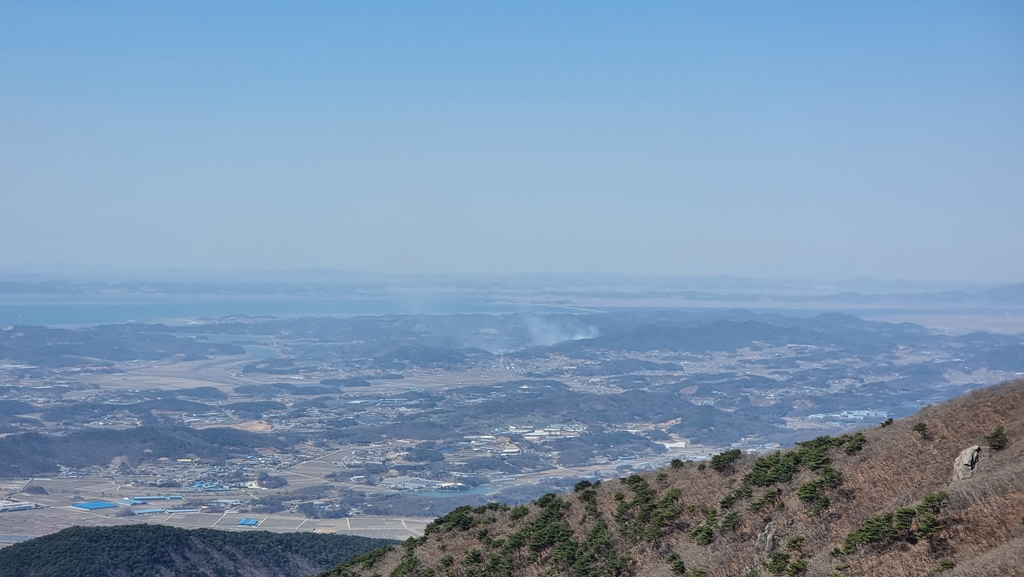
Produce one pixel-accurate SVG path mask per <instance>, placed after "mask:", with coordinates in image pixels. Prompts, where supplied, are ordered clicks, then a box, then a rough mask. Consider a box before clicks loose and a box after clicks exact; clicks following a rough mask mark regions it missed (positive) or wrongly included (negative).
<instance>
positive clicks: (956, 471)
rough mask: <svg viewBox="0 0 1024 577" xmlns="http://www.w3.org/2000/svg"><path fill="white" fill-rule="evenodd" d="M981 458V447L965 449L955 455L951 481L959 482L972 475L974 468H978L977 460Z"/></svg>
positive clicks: (975, 446)
mask: <svg viewBox="0 0 1024 577" xmlns="http://www.w3.org/2000/svg"><path fill="white" fill-rule="evenodd" d="M980 457H981V447H980V446H979V445H973V446H971V447H967V448H966V449H964V450H963V451H960V454H959V455H957V457H956V460H955V461H953V480H954V481H960V480H963V479H966V478H967V477H970V476H971V475H973V474H974V468H975V467H977V466H978V459H979V458H980Z"/></svg>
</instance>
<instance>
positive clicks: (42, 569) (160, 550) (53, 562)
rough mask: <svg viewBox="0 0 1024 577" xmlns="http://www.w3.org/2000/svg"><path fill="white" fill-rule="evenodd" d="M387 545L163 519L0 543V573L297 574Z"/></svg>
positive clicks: (50, 576)
mask: <svg viewBox="0 0 1024 577" xmlns="http://www.w3.org/2000/svg"><path fill="white" fill-rule="evenodd" d="M388 543H389V541H387V540H384V539H368V538H366V537H353V536H350V535H315V534H312V533H270V532H268V531H246V532H241V531H216V530H213V529H196V530H192V531H188V530H185V529H177V528H174V527H167V526H163V525H127V526H121V527H71V528H69V529H64V530H63V531H59V532H57V533H53V534H52V535H46V536H44V537H39V538H36V539H32V540H29V541H25V542H23V543H17V544H15V545H11V546H10V547H6V548H4V549H0V577H150V576H152V577H164V576H168V577H169V576H188V577H235V576H239V577H241V576H243V575H244V576H247V577H248V576H258V577H297V576H306V575H311V574H315V573H316V572H317V571H322V570H323V569H325V568H327V567H331V566H333V565H336V564H337V563H340V562H342V561H345V560H347V559H349V558H351V557H353V556H355V555H359V554H361V553H365V552H366V551H370V550H372V549H375V548H377V547H382V546H385V545H387V544H388Z"/></svg>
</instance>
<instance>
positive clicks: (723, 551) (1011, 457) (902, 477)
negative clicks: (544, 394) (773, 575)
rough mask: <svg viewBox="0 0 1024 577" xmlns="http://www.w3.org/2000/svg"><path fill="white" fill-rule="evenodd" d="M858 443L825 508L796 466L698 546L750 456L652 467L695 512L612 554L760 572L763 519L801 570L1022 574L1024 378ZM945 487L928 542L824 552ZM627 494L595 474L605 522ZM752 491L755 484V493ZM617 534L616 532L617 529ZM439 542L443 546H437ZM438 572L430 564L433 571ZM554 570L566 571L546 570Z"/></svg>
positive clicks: (458, 571) (839, 454) (839, 458)
mask: <svg viewBox="0 0 1024 577" xmlns="http://www.w3.org/2000/svg"><path fill="white" fill-rule="evenodd" d="M917 422H924V423H926V424H927V425H928V430H929V435H928V437H927V438H925V439H922V438H921V436H920V435H918V434H917V433H916V432H914V431H912V430H911V427H912V426H913V425H914V424H915V423H917ZM997 426H1003V427H1005V430H1006V434H1007V436H1008V437H1009V439H1010V444H1009V446H1008V447H1007V448H1006V449H1004V450H1002V451H992V450H990V449H988V448H987V443H986V441H985V439H984V435H986V434H988V433H990V432H991V431H992V430H993V429H995V428H996V427H997ZM863 433H864V435H865V436H866V437H867V443H866V444H865V445H864V448H863V450H862V451H861V452H859V453H857V454H855V455H846V454H845V453H844V452H843V451H842V450H833V451H832V452H831V457H832V466H833V467H835V468H836V469H838V470H840V471H842V472H843V474H844V478H845V482H844V484H843V486H842V487H841V488H840V489H838V490H836V491H833V492H831V493H830V494H829V496H830V498H831V500H832V505H831V507H830V508H829V510H828V511H827V512H826V513H824V514H822V515H820V516H816V517H812V516H809V515H808V514H807V513H808V507H807V505H805V504H804V503H802V502H801V501H800V500H799V499H798V498H797V496H796V489H797V488H798V487H799V486H800V484H801V483H803V482H805V481H807V480H810V479H812V478H814V477H815V476H816V475H815V474H814V473H812V472H810V471H807V470H806V469H802V470H801V472H800V473H799V474H798V475H797V476H796V477H795V478H794V479H793V480H792V481H791V482H789V483H786V484H784V485H780V487H781V488H782V489H783V491H784V498H783V503H784V506H783V507H782V508H779V509H774V510H771V511H768V512H764V513H760V514H755V513H751V512H749V511H747V510H746V505H747V503H749V501H743V502H741V503H740V504H738V505H737V506H736V507H735V508H734V509H736V510H740V511H743V521H742V524H741V526H740V527H739V529H738V530H737V531H736V532H735V533H731V534H726V535H722V536H719V537H717V538H716V539H715V541H714V542H713V543H711V544H710V545H707V546H700V545H697V544H696V543H694V542H692V541H691V540H690V539H689V531H690V529H691V528H692V527H694V526H696V525H698V524H700V522H701V520H702V519H703V516H702V515H701V513H700V509H701V507H717V506H718V503H719V500H720V499H721V498H722V497H723V496H725V495H726V494H727V493H729V492H730V491H731V490H732V489H734V488H735V487H736V486H738V484H739V481H740V478H741V477H742V475H743V473H745V472H746V471H747V470H748V469H749V468H750V466H751V465H752V463H753V461H754V458H753V457H745V458H743V459H742V460H741V461H739V462H737V464H736V472H735V473H731V474H727V475H723V474H719V473H716V472H714V471H712V470H711V469H707V470H705V471H703V472H700V471H697V470H696V467H694V466H693V465H692V464H690V465H687V466H686V467H684V468H682V469H666V470H664V471H663V472H664V473H667V475H668V478H667V479H666V480H665V481H662V482H658V481H656V480H655V475H656V473H650V474H645V475H643V476H644V478H645V479H646V480H647V481H648V482H649V483H650V484H651V485H652V486H653V487H655V488H657V489H658V491H659V493H663V492H664V491H667V490H669V489H671V488H676V487H678V488H680V489H681V490H682V491H683V496H682V500H683V502H684V503H685V504H687V505H690V504H692V505H694V506H695V508H696V511H695V512H684V513H683V515H682V516H681V517H680V518H679V519H678V520H677V522H676V525H675V526H674V527H673V528H672V530H671V531H669V532H668V534H667V535H666V536H665V537H664V538H663V539H662V540H661V542H660V543H659V544H658V545H652V544H649V543H646V542H640V543H632V542H629V541H628V540H626V539H624V538H622V537H616V539H615V540H614V541H613V543H614V545H615V547H616V548H617V550H618V551H619V552H620V553H623V552H624V553H628V554H630V555H631V556H632V557H633V559H634V560H635V564H634V567H633V568H634V574H635V575H643V576H651V577H658V576H666V577H667V576H669V575H672V573H671V571H670V568H669V566H668V565H667V564H666V562H665V557H666V556H667V555H668V554H669V553H670V552H672V551H675V552H677V553H678V554H679V555H680V556H681V557H682V559H683V560H685V562H686V565H687V567H689V568H697V567H700V568H704V569H706V570H707V571H708V574H709V575H710V576H712V577H716V576H728V577H734V576H738V575H742V574H744V573H745V572H747V571H749V570H752V569H753V570H756V571H758V574H759V575H769V573H768V572H767V571H766V570H765V569H764V567H763V561H764V560H766V559H767V554H765V553H764V552H763V551H758V550H757V549H756V547H755V543H756V536H757V534H758V532H760V531H762V530H763V529H764V528H765V526H766V525H767V524H768V523H769V522H772V523H774V526H775V528H776V531H777V537H776V538H777V542H778V543H779V546H780V548H781V547H782V545H783V544H784V543H785V541H786V539H788V538H789V537H791V536H795V535H803V536H804V537H805V538H806V543H805V545H804V546H803V548H802V552H803V556H804V558H806V559H807V560H808V562H809V568H808V572H807V573H806V575H808V576H825V575H828V574H830V573H832V572H834V571H837V569H836V568H837V566H841V565H848V568H846V569H843V570H841V571H838V572H839V573H840V574H841V575H844V576H846V575H881V576H893V577H898V576H912V575H926V574H929V573H930V572H931V571H932V570H934V569H935V568H936V567H937V566H938V563H939V562H940V561H941V560H943V559H953V560H955V562H956V563H957V567H956V568H955V569H953V570H951V571H948V572H944V573H941V575H944V576H945V575H948V576H949V577H953V576H966V575H986V576H987V575H991V576H995V575H1000V576H1002V575H1024V525H1022V524H1021V522H1022V518H1024V380H1016V381H1011V382H1008V383H1004V384H1001V385H997V386H994V387H989V388H986V389H983V390H979V391H975V392H973V393H969V394H967V395H964V396H963V397H960V398H957V399H954V400H952V401H949V402H946V403H943V404H941V405H937V406H931V407H927V408H925V409H923V410H922V411H920V412H919V413H918V414H916V415H914V416H911V417H908V418H906V419H902V420H900V421H896V422H895V423H894V424H893V425H891V426H889V427H885V428H880V427H873V428H869V429H865V430H864V431H863ZM973 444H978V445H981V446H982V447H983V449H982V453H981V460H980V462H979V464H978V467H977V469H976V472H975V473H974V475H973V476H972V477H970V478H968V479H965V480H962V481H957V482H953V481H952V477H953V461H954V459H955V458H956V456H957V455H958V454H959V453H960V451H961V450H963V449H964V448H966V447H968V446H970V445H973ZM935 491H946V492H948V493H949V495H950V504H949V505H948V507H946V509H945V510H944V512H943V513H942V514H941V515H940V519H941V520H942V522H943V523H944V525H945V527H946V528H945V529H944V531H943V532H942V533H941V534H940V535H939V536H938V537H937V538H936V539H934V540H933V541H932V542H928V541H924V540H922V541H919V542H917V543H914V544H911V543H907V542H898V543H895V544H891V545H888V546H884V547H871V546H865V547H862V548H861V549H860V550H858V551H857V552H856V553H854V554H852V555H845V556H842V557H840V558H838V559H837V558H835V557H833V556H832V555H831V554H830V551H831V550H832V549H833V548H834V547H837V546H841V544H842V542H843V539H844V538H845V537H846V535H847V534H849V533H850V532H851V531H853V530H854V529H856V528H857V527H858V526H859V525H860V524H861V523H862V522H863V521H864V520H866V519H868V518H870V517H872V516H875V515H878V514H881V513H885V512H888V511H892V510H894V509H896V508H897V507H906V506H912V505H913V504H914V503H917V502H919V501H920V500H921V498H922V497H924V496H925V495H926V494H928V493H931V492H935ZM616 492H623V493H625V494H626V495H630V491H629V490H628V489H627V488H626V487H625V486H623V485H621V484H620V483H618V482H616V481H612V482H606V483H604V484H603V485H602V486H601V487H600V489H599V490H598V506H599V509H600V511H602V515H603V517H604V518H605V519H606V520H607V521H608V524H609V526H610V527H611V528H612V530H613V531H616V529H617V524H616V522H615V521H614V519H613V518H612V513H613V512H614V511H615V508H616V504H617V503H616V501H615V499H614V494H615V493H616ZM759 493H760V490H757V489H756V490H755V497H756V496H757V495H758V494H759ZM567 498H568V499H569V500H570V501H572V502H573V503H574V505H573V508H572V510H571V511H570V512H569V514H568V521H569V523H570V524H571V526H572V528H573V529H574V530H575V535H576V538H577V539H579V538H582V535H583V534H585V532H586V531H587V530H588V529H589V528H590V527H591V526H592V524H593V519H592V518H591V519H589V520H587V521H583V520H582V517H583V506H582V505H581V504H580V503H579V502H578V501H577V499H576V498H575V497H574V496H568V497H567ZM533 510H534V512H533V513H532V514H531V517H528V518H527V519H525V520H523V521H520V522H519V523H518V524H517V525H515V526H514V525H512V524H510V523H509V520H508V514H507V513H488V515H491V516H494V517H496V518H497V522H495V523H494V524H492V525H490V531H491V535H492V536H493V537H494V538H504V537H506V536H507V535H509V534H510V533H511V532H513V531H515V530H517V528H518V526H520V525H521V524H522V523H524V522H526V521H528V520H529V519H531V518H532V517H533V515H535V514H536V507H534V508H533ZM616 532H617V531H616ZM475 534H476V529H473V530H471V531H468V532H465V533H458V532H451V533H445V534H440V535H438V534H434V535H431V536H430V537H429V538H428V539H427V541H426V543H425V544H423V545H420V546H419V547H418V548H417V549H416V554H417V557H418V558H419V559H420V560H421V562H422V564H421V565H420V567H426V568H429V567H434V568H437V567H438V563H439V562H440V560H441V558H442V557H444V556H446V555H451V556H453V557H454V558H455V561H456V563H455V564H454V566H453V567H452V571H451V574H452V575H454V576H456V577H461V576H463V575H464V574H465V573H464V572H463V568H462V565H461V564H460V563H459V561H460V560H461V559H462V558H463V557H464V556H465V554H466V552H467V551H469V550H470V549H474V548H476V549H481V550H484V549H485V547H483V546H482V544H481V543H480V542H479V541H478V540H477V538H476V537H475ZM441 547H443V548H444V550H441ZM400 556H401V550H398V551H396V552H394V553H392V554H391V555H389V556H388V558H386V559H385V560H384V561H382V562H380V563H378V564H377V565H376V566H375V567H373V569H372V570H371V571H368V572H366V574H367V575H369V574H372V573H380V574H382V575H388V574H389V573H390V572H391V571H392V570H393V569H394V568H395V567H396V566H397V564H398V562H399V559H400ZM547 559H548V555H547V554H546V555H542V556H541V558H540V560H539V561H538V562H537V563H533V564H529V563H527V562H526V552H525V550H521V551H520V552H519V553H517V554H516V558H515V560H516V571H515V575H522V576H527V577H534V576H540V575H545V574H548V572H549V571H551V570H552V569H554V568H553V567H550V566H548V565H547V563H546V561H547ZM444 574H445V573H444V572H443V571H438V572H437V575H438V576H439V577H440V576H441V575H444ZM550 574H552V575H569V573H567V572H559V571H554V572H552V573H550Z"/></svg>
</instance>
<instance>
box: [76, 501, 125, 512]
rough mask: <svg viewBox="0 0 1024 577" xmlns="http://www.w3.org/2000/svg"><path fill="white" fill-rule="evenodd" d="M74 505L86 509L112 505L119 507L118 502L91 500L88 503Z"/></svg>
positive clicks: (105, 507) (91, 509)
mask: <svg viewBox="0 0 1024 577" xmlns="http://www.w3.org/2000/svg"><path fill="white" fill-rule="evenodd" d="M71 506H72V507H78V508H79V509H85V510H86V511H95V510H96V509H110V508H111V507H117V503H111V502H110V501H89V502H88V503H72V504H71Z"/></svg>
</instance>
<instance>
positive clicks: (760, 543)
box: [757, 522, 775, 553]
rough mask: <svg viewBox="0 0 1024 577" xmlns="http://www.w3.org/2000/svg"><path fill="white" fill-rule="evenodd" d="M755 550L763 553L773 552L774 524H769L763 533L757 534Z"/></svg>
mask: <svg viewBox="0 0 1024 577" xmlns="http://www.w3.org/2000/svg"><path fill="white" fill-rule="evenodd" d="M757 548H758V549H759V550H761V551H764V552H765V553H771V552H772V551H774V550H775V523H774V522H769V523H768V524H767V525H765V528H764V531H761V532H760V533H758V534H757Z"/></svg>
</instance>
